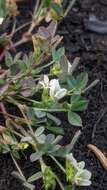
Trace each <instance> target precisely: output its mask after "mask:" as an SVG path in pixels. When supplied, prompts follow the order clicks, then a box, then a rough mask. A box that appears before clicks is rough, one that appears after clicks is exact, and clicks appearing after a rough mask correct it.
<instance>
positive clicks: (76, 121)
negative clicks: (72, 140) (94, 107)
mask: <svg viewBox="0 0 107 190" xmlns="http://www.w3.org/2000/svg"><path fill="white" fill-rule="evenodd" d="M68 121H69V123H70V124H72V125H74V126H82V120H81V117H80V116H79V115H78V114H77V113H75V112H72V111H69V112H68Z"/></svg>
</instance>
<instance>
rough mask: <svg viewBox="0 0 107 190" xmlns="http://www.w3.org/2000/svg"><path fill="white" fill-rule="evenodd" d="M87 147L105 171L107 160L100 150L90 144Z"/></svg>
mask: <svg viewBox="0 0 107 190" xmlns="http://www.w3.org/2000/svg"><path fill="white" fill-rule="evenodd" d="M87 147H88V148H89V149H90V150H91V151H92V152H93V153H94V154H95V155H96V157H97V158H98V160H99V161H100V162H101V164H102V166H103V168H104V169H105V170H106V171H107V158H106V157H105V155H104V154H103V153H102V152H101V150H100V149H99V148H97V147H96V146H95V145H92V144H88V145H87Z"/></svg>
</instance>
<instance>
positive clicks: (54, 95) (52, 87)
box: [39, 75, 67, 100]
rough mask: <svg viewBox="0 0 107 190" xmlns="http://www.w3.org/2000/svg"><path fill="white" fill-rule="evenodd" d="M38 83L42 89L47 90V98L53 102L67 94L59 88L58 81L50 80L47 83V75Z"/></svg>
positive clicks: (63, 89)
mask: <svg viewBox="0 0 107 190" xmlns="http://www.w3.org/2000/svg"><path fill="white" fill-rule="evenodd" d="M39 83H40V84H41V85H42V86H43V88H44V89H46V88H48V89H49V96H50V97H51V99H53V100H60V99H61V98H63V97H64V96H65V95H66V93H67V90H66V89H65V88H61V86H60V84H59V80H58V79H52V80H50V81H49V78H48V76H47V75H44V79H43V81H40V82H39Z"/></svg>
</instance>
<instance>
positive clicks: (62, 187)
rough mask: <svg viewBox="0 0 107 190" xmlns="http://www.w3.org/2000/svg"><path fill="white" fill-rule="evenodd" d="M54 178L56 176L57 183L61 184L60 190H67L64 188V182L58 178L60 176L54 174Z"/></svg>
mask: <svg viewBox="0 0 107 190" xmlns="http://www.w3.org/2000/svg"><path fill="white" fill-rule="evenodd" d="M54 176H55V178H56V181H57V183H58V184H59V186H60V188H61V189H62V190H65V188H64V186H63V184H62V182H61V181H60V179H59V178H58V176H56V175H55V174H54Z"/></svg>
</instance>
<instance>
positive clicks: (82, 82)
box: [76, 73, 88, 90]
mask: <svg viewBox="0 0 107 190" xmlns="http://www.w3.org/2000/svg"><path fill="white" fill-rule="evenodd" d="M87 83H88V74H87V73H81V74H80V75H78V76H77V77H76V89H77V90H82V89H84V88H85V87H86V85H87Z"/></svg>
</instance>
